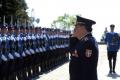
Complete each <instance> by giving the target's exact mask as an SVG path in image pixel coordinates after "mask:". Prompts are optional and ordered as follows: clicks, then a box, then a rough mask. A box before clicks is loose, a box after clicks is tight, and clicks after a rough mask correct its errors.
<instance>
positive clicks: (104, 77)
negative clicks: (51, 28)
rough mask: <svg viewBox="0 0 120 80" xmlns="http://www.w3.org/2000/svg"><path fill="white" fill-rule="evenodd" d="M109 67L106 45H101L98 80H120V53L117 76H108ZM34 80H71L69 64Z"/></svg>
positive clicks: (119, 54)
mask: <svg viewBox="0 0 120 80" xmlns="http://www.w3.org/2000/svg"><path fill="white" fill-rule="evenodd" d="M108 72H109V66H108V60H107V52H106V46H105V45H99V61H98V80H120V51H119V52H118V57H117V63H116V74H112V75H110V74H108ZM33 80H69V63H65V64H64V65H62V66H60V67H58V68H56V69H55V70H53V71H51V72H49V73H46V74H43V75H40V76H39V77H38V78H36V79H33Z"/></svg>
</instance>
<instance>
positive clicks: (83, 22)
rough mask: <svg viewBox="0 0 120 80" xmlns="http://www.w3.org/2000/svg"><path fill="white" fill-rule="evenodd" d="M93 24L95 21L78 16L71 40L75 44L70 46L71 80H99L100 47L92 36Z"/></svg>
mask: <svg viewBox="0 0 120 80" xmlns="http://www.w3.org/2000/svg"><path fill="white" fill-rule="evenodd" d="M93 24H95V21H92V20H89V19H86V18H82V17H80V16H77V22H76V25H75V29H74V33H73V35H72V38H71V39H74V40H73V41H74V43H73V42H72V44H70V53H71V60H70V65H69V72H70V80H98V79H97V62H98V45H97V42H96V40H95V38H94V37H93V36H92V34H91V31H92V25H93Z"/></svg>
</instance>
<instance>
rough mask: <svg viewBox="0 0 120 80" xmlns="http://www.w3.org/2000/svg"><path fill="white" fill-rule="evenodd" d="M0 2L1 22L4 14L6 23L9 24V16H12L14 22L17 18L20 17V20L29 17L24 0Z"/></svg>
mask: <svg viewBox="0 0 120 80" xmlns="http://www.w3.org/2000/svg"><path fill="white" fill-rule="evenodd" d="M0 4H1V7H0V12H1V13H0V17H1V23H3V16H6V23H8V24H10V22H11V18H13V23H14V24H15V23H16V21H17V19H18V18H22V21H24V19H29V17H28V15H27V12H26V9H27V8H28V7H27V4H26V2H25V0H0Z"/></svg>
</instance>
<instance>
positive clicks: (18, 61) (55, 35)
mask: <svg viewBox="0 0 120 80" xmlns="http://www.w3.org/2000/svg"><path fill="white" fill-rule="evenodd" d="M69 35H70V31H66V30H60V29H53V28H41V27H32V26H28V27H24V26H19V27H18V26H0V80H31V79H32V78H34V77H36V76H38V75H41V74H43V73H45V72H48V71H50V70H53V69H54V68H56V67H57V66H58V65H61V64H63V63H65V62H67V61H68V60H69V54H68V47H69Z"/></svg>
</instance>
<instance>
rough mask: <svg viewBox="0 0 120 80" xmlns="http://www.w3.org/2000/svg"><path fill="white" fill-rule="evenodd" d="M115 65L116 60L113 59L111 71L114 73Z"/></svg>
mask: <svg viewBox="0 0 120 80" xmlns="http://www.w3.org/2000/svg"><path fill="white" fill-rule="evenodd" d="M115 66H116V60H113V73H116V72H115Z"/></svg>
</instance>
